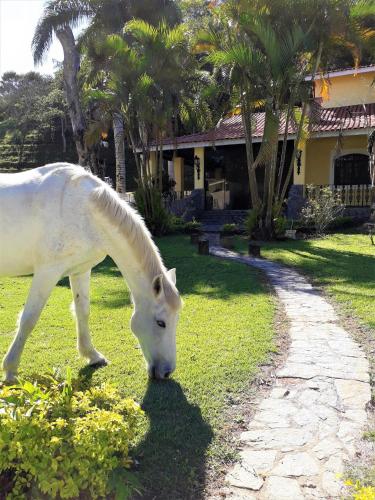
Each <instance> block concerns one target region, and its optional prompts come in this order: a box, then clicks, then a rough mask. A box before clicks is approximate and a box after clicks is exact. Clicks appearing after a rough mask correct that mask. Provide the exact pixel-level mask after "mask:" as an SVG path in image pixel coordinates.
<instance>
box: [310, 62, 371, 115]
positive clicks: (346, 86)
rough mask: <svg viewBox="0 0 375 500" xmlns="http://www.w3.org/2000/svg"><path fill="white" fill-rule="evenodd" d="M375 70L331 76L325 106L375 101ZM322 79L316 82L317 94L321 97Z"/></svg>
mask: <svg viewBox="0 0 375 500" xmlns="http://www.w3.org/2000/svg"><path fill="white" fill-rule="evenodd" d="M374 78H375V71H373V72H371V73H362V74H357V75H356V76H355V75H344V76H337V77H331V78H330V79H329V80H328V83H329V84H330V85H329V99H328V100H324V101H323V102H322V106H323V107H324V108H335V107H338V106H349V105H351V104H367V103H371V102H375V86H372V85H371V83H372V82H373V81H374ZM321 90H322V80H317V81H316V83H315V95H316V97H321Z"/></svg>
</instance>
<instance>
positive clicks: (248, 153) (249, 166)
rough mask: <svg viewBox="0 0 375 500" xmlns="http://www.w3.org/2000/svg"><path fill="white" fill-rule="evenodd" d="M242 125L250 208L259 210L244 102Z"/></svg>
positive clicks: (249, 127) (248, 122)
mask: <svg viewBox="0 0 375 500" xmlns="http://www.w3.org/2000/svg"><path fill="white" fill-rule="evenodd" d="M242 123H243V128H244V132H245V142H246V162H247V172H248V176H249V190H250V197H251V204H252V208H253V209H255V210H259V205H260V202H259V193H258V184H257V179H256V173H255V169H254V155H253V138H252V131H251V111H250V110H249V109H248V105H247V103H245V100H244V102H243V106H242Z"/></svg>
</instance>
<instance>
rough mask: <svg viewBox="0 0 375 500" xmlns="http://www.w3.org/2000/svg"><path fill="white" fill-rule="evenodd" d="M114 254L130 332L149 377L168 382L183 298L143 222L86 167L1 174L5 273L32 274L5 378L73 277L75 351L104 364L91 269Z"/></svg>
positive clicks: (0, 251) (0, 259)
mask: <svg viewBox="0 0 375 500" xmlns="http://www.w3.org/2000/svg"><path fill="white" fill-rule="evenodd" d="M106 255H110V256H111V257H112V259H113V260H114V261H115V263H116V264H117V266H118V268H119V269H120V271H121V273H122V275H123V277H124V278H125V280H126V282H127V283H128V286H129V288H130V290H131V295H132V300H133V304H134V312H133V316H132V319H131V329H132V331H133V333H134V334H135V335H136V337H137V338H138V340H139V343H140V346H141V348H142V351H143V355H144V357H145V359H146V363H147V368H148V373H149V375H150V377H153V378H161V379H163V378H167V377H168V376H169V375H170V374H171V373H172V372H173V370H174V369H175V366H176V327H177V321H178V314H179V310H180V308H181V299H180V296H179V293H178V291H177V288H176V286H175V284H176V273H175V269H171V270H170V271H167V270H166V268H165V266H164V264H163V262H162V260H161V258H160V255H159V252H158V249H157V247H156V245H155V244H154V243H153V241H152V239H151V236H150V234H149V232H148V230H147V229H146V226H145V224H144V222H143V220H142V218H141V217H140V216H139V215H138V214H137V213H136V212H135V211H134V210H133V209H132V208H131V207H130V206H129V205H128V204H127V203H125V202H124V201H122V200H121V199H120V198H119V196H118V195H117V194H116V193H115V192H114V191H113V190H112V189H111V188H110V187H108V186H107V185H106V184H105V183H104V182H102V181H101V180H100V179H98V178H97V177H95V176H93V175H91V174H89V173H88V172H86V171H85V170H84V169H82V168H81V167H78V166H76V165H71V164H69V163H55V164H51V165H46V166H44V167H41V168H37V169H34V170H30V171H28V172H23V173H17V174H0V276H22V275H31V274H32V275H33V279H32V284H31V288H30V292H29V295H28V298H27V301H26V304H25V307H24V309H23V311H22V312H21V314H20V318H19V322H18V327H17V332H16V336H15V338H14V341H13V343H12V345H11V346H10V348H9V350H8V352H7V354H6V356H5V358H4V360H3V369H4V371H5V380H6V381H8V382H12V381H14V380H15V379H16V375H17V369H18V366H19V363H20V357H21V354H22V350H23V348H24V345H25V342H26V339H27V337H28V335H29V334H30V333H31V331H32V330H33V328H34V326H35V324H36V322H37V320H38V318H39V316H40V313H41V312H42V309H43V307H44V305H45V303H46V302H47V299H48V297H49V295H50V293H51V291H52V289H53V288H54V286H55V285H56V283H57V282H58V281H59V280H60V279H61V278H63V277H65V276H69V279H70V285H71V289H72V294H73V299H74V309H75V315H76V321H77V334H78V351H79V353H80V355H81V356H83V357H84V358H86V359H87V360H88V363H89V364H90V365H99V366H100V365H105V364H106V363H107V361H106V359H105V357H104V356H103V355H102V354H101V353H100V352H98V351H97V350H96V349H95V348H94V346H93V344H92V341H91V337H90V332H89V327H88V317H89V304H90V299H89V285H90V273H91V269H92V268H93V267H94V266H95V265H97V264H98V263H99V262H101V261H102V260H103V259H104V258H105V257H106Z"/></svg>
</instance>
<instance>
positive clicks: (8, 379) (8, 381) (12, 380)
mask: <svg viewBox="0 0 375 500" xmlns="http://www.w3.org/2000/svg"><path fill="white" fill-rule="evenodd" d="M17 383H18V379H17V376H16V375H14V374H13V373H7V374H6V375H5V377H4V380H3V384H4V385H15V384H17Z"/></svg>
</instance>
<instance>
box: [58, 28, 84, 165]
mask: <svg viewBox="0 0 375 500" xmlns="http://www.w3.org/2000/svg"><path fill="white" fill-rule="evenodd" d="M56 36H57V38H58V40H59V42H60V43H61V45H62V48H63V51H64V72H63V75H64V87H65V92H66V98H67V102H68V109H69V116H70V120H71V122H72V129H73V138H74V142H75V145H76V148H77V154H78V163H79V164H80V165H82V166H84V167H85V166H89V152H88V150H87V147H86V145H85V139H84V135H85V131H86V123H85V117H84V114H83V111H82V106H81V100H80V96H79V87H78V82H77V75H78V72H79V69H80V57H79V53H78V50H77V47H76V43H75V40H74V35H73V32H72V30H71V28H70V27H69V26H65V27H64V28H62V29H58V30H56Z"/></svg>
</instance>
